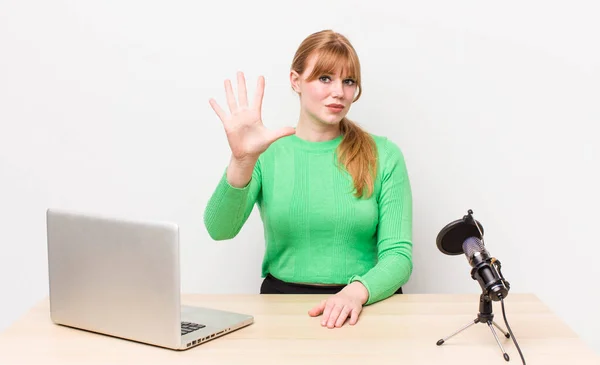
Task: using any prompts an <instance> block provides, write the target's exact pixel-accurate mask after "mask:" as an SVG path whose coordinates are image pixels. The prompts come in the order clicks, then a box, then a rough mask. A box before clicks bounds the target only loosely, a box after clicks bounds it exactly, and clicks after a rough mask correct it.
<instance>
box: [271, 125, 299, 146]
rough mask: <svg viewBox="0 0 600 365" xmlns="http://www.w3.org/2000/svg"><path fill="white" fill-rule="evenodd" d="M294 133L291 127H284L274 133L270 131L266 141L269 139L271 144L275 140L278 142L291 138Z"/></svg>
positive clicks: (294, 130)
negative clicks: (280, 139)
mask: <svg viewBox="0 0 600 365" xmlns="http://www.w3.org/2000/svg"><path fill="white" fill-rule="evenodd" d="M295 133H296V129H294V128H293V127H284V128H281V129H278V130H276V131H270V132H269V136H268V139H269V142H270V143H273V142H275V141H276V140H278V139H279V138H283V137H287V136H291V135H292V134H295Z"/></svg>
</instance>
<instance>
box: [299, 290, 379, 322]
mask: <svg viewBox="0 0 600 365" xmlns="http://www.w3.org/2000/svg"><path fill="white" fill-rule="evenodd" d="M368 299H369V292H368V291H367V288H365V286H364V285H363V284H362V283H360V282H358V281H355V282H352V283H351V284H349V285H347V286H346V287H344V289H342V290H340V291H339V292H338V293H337V294H335V295H333V296H331V297H329V298H327V299H325V300H323V301H322V302H321V303H319V304H318V305H316V306H315V307H314V308H312V309H311V310H309V311H308V314H309V315H310V316H311V317H316V316H318V315H320V314H321V313H322V314H323V318H322V319H321V326H327V327H328V328H334V327H342V326H343V325H344V323H345V322H346V319H347V318H348V317H350V322H349V323H350V325H354V324H356V322H357V321H358V316H359V314H360V312H361V311H362V307H363V304H365V303H366V302H367V300H368Z"/></svg>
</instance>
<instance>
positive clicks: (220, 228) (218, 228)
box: [204, 159, 262, 241]
mask: <svg viewBox="0 0 600 365" xmlns="http://www.w3.org/2000/svg"><path fill="white" fill-rule="evenodd" d="M260 167H261V166H260V159H259V160H258V161H257V162H256V165H255V166H254V170H253V172H252V179H251V180H250V182H249V183H248V184H247V185H246V186H244V187H243V188H236V187H234V186H231V185H230V184H229V182H228V181H227V169H225V173H224V174H223V175H222V176H221V180H220V181H219V183H218V184H217V187H216V189H215V190H214V192H213V194H212V196H211V197H210V199H209V201H208V203H207V205H206V209H205V210H204V226H205V227H206V230H207V231H208V234H209V235H210V236H211V237H212V238H213V239H214V240H217V241H220V240H228V239H231V238H234V237H235V236H237V234H238V233H239V232H240V230H241V229H242V226H243V225H244V223H246V220H248V217H249V216H250V213H252V209H253V208H254V203H255V202H256V200H257V199H258V196H259V194H260V192H261V185H262V177H261V168H260Z"/></svg>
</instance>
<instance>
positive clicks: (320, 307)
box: [308, 300, 327, 317]
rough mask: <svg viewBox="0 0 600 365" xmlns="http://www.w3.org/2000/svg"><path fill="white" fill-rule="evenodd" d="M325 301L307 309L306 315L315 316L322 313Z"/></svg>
mask: <svg viewBox="0 0 600 365" xmlns="http://www.w3.org/2000/svg"><path fill="white" fill-rule="evenodd" d="M326 302H327V301H325V300H323V301H322V302H321V303H319V304H317V305H316V306H314V307H313V308H312V309H311V310H309V311H308V315H309V316H311V317H316V316H318V315H319V314H321V313H323V311H324V310H325V303H326Z"/></svg>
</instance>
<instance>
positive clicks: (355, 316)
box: [349, 307, 362, 326]
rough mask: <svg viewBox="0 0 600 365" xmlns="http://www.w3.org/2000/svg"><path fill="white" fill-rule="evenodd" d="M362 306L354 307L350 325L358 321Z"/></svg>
mask: <svg viewBox="0 0 600 365" xmlns="http://www.w3.org/2000/svg"><path fill="white" fill-rule="evenodd" d="M361 309H362V308H360V307H358V308H354V309H353V310H352V312H351V313H350V322H349V323H350V325H352V326H353V325H355V324H356V322H358V315H359V314H360V311H361Z"/></svg>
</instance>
